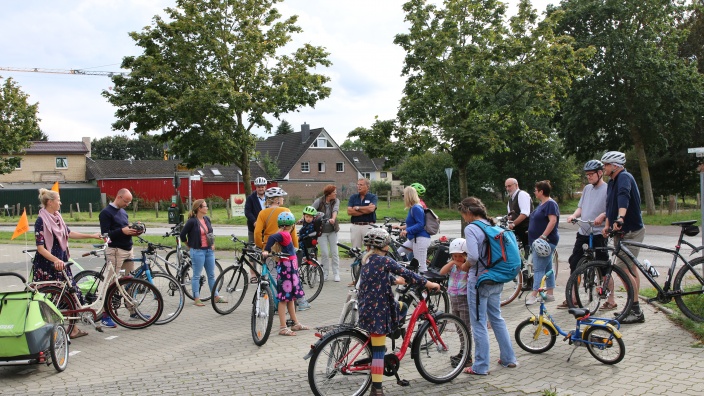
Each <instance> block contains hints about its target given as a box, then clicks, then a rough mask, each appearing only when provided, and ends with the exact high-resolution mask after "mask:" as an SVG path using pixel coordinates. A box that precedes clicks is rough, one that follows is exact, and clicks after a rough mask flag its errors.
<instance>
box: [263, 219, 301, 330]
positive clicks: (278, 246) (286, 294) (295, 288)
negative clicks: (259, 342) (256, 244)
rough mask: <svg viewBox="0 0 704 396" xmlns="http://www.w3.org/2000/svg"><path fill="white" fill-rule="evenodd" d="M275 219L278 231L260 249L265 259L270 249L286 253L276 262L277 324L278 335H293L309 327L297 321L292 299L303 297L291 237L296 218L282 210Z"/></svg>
mask: <svg viewBox="0 0 704 396" xmlns="http://www.w3.org/2000/svg"><path fill="white" fill-rule="evenodd" d="M277 221H278V224H279V232H277V233H276V234H274V235H272V236H270V237H269V239H268V240H267V242H266V246H264V249H263V251H262V256H263V257H264V258H265V259H266V257H267V256H268V255H269V252H271V251H274V252H281V253H284V254H286V256H285V257H280V258H279V261H278V262H277V264H276V273H277V274H278V279H279V281H278V283H277V284H276V298H278V300H279V324H280V325H281V327H280V329H279V335H283V336H295V335H296V333H295V331H299V330H309V329H310V328H309V327H308V326H304V325H302V324H301V323H300V322H299V321H298V319H297V318H296V310H295V309H294V307H295V306H294V301H295V300H296V299H298V298H301V297H303V289H302V288H301V284H300V282H299V280H298V260H297V259H296V249H295V248H294V246H293V240H292V238H291V229H292V228H293V225H294V224H295V223H296V219H295V218H294V217H293V214H292V213H291V212H282V213H281V214H279V218H278V220H277ZM286 310H288V314H289V316H290V317H291V320H293V323H294V324H293V326H291V328H288V326H286Z"/></svg>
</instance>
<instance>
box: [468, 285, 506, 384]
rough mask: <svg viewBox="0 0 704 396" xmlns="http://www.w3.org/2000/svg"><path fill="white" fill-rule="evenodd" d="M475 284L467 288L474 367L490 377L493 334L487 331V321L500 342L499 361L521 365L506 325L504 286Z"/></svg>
mask: <svg viewBox="0 0 704 396" xmlns="http://www.w3.org/2000/svg"><path fill="white" fill-rule="evenodd" d="M474 286H475V284H473V283H472V284H468V285H467V300H468V303H469V320H470V322H471V323H472V335H473V336H474V364H473V365H472V370H473V371H474V372H475V373H479V374H486V373H488V372H489V362H490V357H489V331H488V330H487V328H486V321H487V318H488V319H489V323H491V329H492V330H493V331H494V336H495V337H496V341H498V343H499V351H500V353H499V359H501V362H502V363H503V364H504V365H506V364H510V363H517V361H516V354H515V353H514V352H513V346H512V345H511V337H510V336H509V334H508V328H506V322H505V321H504V318H503V317H501V290H502V289H503V286H504V285H502V284H498V285H486V284H483V285H481V286H480V287H479V289H475V287H474ZM477 292H479V317H477Z"/></svg>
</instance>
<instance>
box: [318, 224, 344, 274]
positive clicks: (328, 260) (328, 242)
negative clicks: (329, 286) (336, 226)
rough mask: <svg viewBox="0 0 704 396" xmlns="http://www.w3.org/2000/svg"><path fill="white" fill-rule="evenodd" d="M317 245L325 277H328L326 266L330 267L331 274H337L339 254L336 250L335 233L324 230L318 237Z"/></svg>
mask: <svg viewBox="0 0 704 396" xmlns="http://www.w3.org/2000/svg"><path fill="white" fill-rule="evenodd" d="M318 247H320V265H322V266H323V273H324V274H325V277H326V278H327V277H328V272H329V270H328V266H329V267H330V268H331V269H332V274H333V276H339V275H340V254H339V253H338V250H337V233H336V232H324V233H323V234H322V235H320V236H319V237H318ZM331 253H332V254H331ZM328 264H331V265H328Z"/></svg>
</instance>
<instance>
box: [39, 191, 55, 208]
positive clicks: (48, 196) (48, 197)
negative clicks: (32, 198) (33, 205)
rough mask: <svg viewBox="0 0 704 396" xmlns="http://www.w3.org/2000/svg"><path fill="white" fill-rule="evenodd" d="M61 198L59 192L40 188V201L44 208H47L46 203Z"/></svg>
mask: <svg viewBox="0 0 704 396" xmlns="http://www.w3.org/2000/svg"><path fill="white" fill-rule="evenodd" d="M57 198H59V193H57V192H56V191H54V190H47V189H46V188H40V189H39V203H41V207H42V208H46V204H47V203H48V202H49V201H52V200H54V199H57Z"/></svg>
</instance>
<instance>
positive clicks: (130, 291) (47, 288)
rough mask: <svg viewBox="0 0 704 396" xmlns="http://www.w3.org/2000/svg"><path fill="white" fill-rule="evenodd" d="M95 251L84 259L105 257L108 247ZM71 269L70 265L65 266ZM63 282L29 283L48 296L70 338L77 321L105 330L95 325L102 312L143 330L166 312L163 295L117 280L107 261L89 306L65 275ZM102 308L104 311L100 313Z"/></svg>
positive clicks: (149, 286) (150, 287)
mask: <svg viewBox="0 0 704 396" xmlns="http://www.w3.org/2000/svg"><path fill="white" fill-rule="evenodd" d="M94 246H95V247H97V249H96V250H92V251H91V252H89V253H85V254H83V257H86V256H89V255H94V256H98V254H100V253H102V254H103V255H105V249H106V248H107V243H105V244H103V245H94ZM66 265H71V263H70V262H69V263H66ZM61 272H62V273H63V275H64V280H62V281H42V282H30V283H29V288H30V289H34V290H37V291H39V292H41V293H44V294H46V295H47V296H49V297H50V298H51V300H52V302H53V303H54V305H56V307H57V308H58V309H59V310H60V311H61V314H62V315H64V317H65V318H66V321H65V322H64V324H65V326H66V332H67V333H68V334H71V331H72V330H73V327H74V326H75V324H76V322H77V321H78V320H81V321H82V322H83V323H85V324H89V325H91V326H93V327H94V328H95V329H96V330H97V331H102V327H101V326H100V325H98V324H96V323H95V322H96V320H97V315H98V313H99V312H102V311H103V310H104V311H105V312H107V314H108V315H110V317H111V318H112V319H113V320H114V321H115V323H117V324H119V325H120V326H122V327H125V328H128V329H143V328H146V327H149V326H151V325H152V324H154V322H156V321H157V320H158V319H159V317H160V315H161V313H162V311H163V308H164V301H163V299H162V297H161V293H159V290H157V288H156V287H154V285H152V284H150V283H149V282H146V281H143V280H140V279H135V278H133V277H129V276H128V277H118V275H117V274H116V273H115V270H114V267H113V265H112V264H110V265H108V261H107V260H105V264H104V265H103V268H102V269H101V270H100V272H98V274H97V276H96V278H95V283H97V285H96V287H95V294H94V296H86V305H83V304H82V303H81V301H80V300H79V299H78V295H77V291H76V288H74V287H73V286H72V285H71V282H70V280H69V279H68V276H67V275H66V271H65V270H63V271H61ZM101 307H102V309H101Z"/></svg>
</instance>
